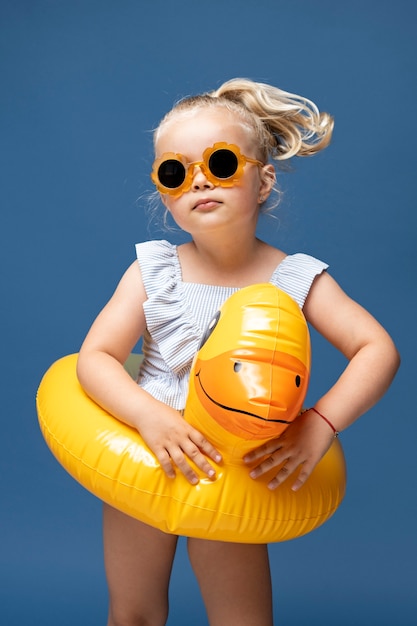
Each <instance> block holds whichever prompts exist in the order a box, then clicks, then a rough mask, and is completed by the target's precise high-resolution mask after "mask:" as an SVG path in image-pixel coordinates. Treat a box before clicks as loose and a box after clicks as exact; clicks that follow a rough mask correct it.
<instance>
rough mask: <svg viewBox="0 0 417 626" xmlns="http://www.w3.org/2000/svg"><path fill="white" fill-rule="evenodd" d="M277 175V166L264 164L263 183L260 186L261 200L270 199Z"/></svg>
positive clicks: (262, 171) (261, 201)
mask: <svg viewBox="0 0 417 626" xmlns="http://www.w3.org/2000/svg"><path fill="white" fill-rule="evenodd" d="M276 180H277V177H276V174H275V168H274V166H273V165H271V164H270V163H268V164H267V165H264V166H263V168H262V170H261V183H260V186H259V202H260V203H263V202H265V200H267V199H268V197H269V194H270V193H271V191H272V189H273V187H274V185H275V183H276Z"/></svg>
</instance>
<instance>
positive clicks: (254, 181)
mask: <svg viewBox="0 0 417 626" xmlns="http://www.w3.org/2000/svg"><path fill="white" fill-rule="evenodd" d="M217 142H226V143H228V144H235V145H237V146H238V147H239V148H240V151H241V153H242V154H244V155H245V156H246V157H250V158H252V159H257V157H258V155H257V153H256V145H255V141H254V135H253V132H251V131H250V130H249V129H248V128H247V127H246V126H244V125H243V123H240V122H239V120H237V119H236V116H234V115H233V114H232V113H230V112H229V111H227V110H226V109H223V108H221V107H219V108H217V109H200V110H196V111H195V112H190V113H187V114H186V115H184V114H182V113H181V114H180V115H179V116H178V118H175V117H174V118H172V120H170V121H169V122H167V123H166V125H165V126H163V127H162V128H161V129H160V132H159V136H158V139H157V142H156V145H155V157H156V158H159V157H161V156H162V155H163V154H164V153H166V152H174V153H179V154H181V155H183V156H184V157H185V159H186V161H187V162H188V163H193V162H195V161H202V155H203V152H204V150H205V149H206V148H209V147H211V146H213V144H215V143H217ZM274 181H275V173H274V168H273V167H272V165H265V166H263V167H261V166H258V165H255V164H252V163H247V164H246V165H245V167H244V170H243V175H242V177H241V178H240V180H239V181H238V183H236V184H235V185H234V186H233V187H222V186H220V185H216V184H213V183H212V182H210V181H209V180H208V179H207V178H206V176H205V174H204V172H203V170H202V169H201V168H200V167H199V166H195V167H194V170H193V177H192V182H191V187H190V189H189V190H188V191H185V192H184V193H183V194H181V195H180V196H178V197H173V196H171V195H169V194H161V198H162V202H163V203H164V204H165V206H166V207H167V209H168V211H169V212H170V213H171V214H172V217H173V219H174V220H175V222H176V223H177V224H178V226H179V227H180V228H182V229H183V230H184V231H186V232H188V233H190V234H191V235H192V236H195V235H197V234H198V233H203V232H207V231H210V230H213V229H214V230H215V231H217V232H219V229H222V228H226V227H229V228H230V227H231V228H233V229H235V228H237V227H239V226H243V227H244V226H245V225H246V226H248V227H249V226H250V227H251V229H252V230H253V229H254V228H255V227H256V222H257V218H258V214H259V206H260V204H261V203H262V202H263V201H265V200H266V198H267V197H268V195H269V193H270V191H271V189H272V186H273V184H274Z"/></svg>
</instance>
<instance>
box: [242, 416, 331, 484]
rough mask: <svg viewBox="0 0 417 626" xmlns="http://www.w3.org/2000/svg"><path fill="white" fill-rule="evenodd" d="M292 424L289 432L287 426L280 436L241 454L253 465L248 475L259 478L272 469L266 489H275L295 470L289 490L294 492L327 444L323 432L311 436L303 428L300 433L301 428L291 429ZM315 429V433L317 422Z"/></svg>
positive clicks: (329, 443)
mask: <svg viewBox="0 0 417 626" xmlns="http://www.w3.org/2000/svg"><path fill="white" fill-rule="evenodd" d="M295 427H296V425H295V424H294V428H293V429H292V431H290V429H289V428H288V430H287V431H286V432H285V433H284V434H283V435H281V437H280V438H278V439H273V440H271V441H269V442H267V443H266V444H264V445H262V446H260V447H259V448H257V449H255V450H253V451H252V452H250V453H249V454H247V455H246V456H245V457H244V461H245V463H248V464H251V465H252V464H254V465H255V466H254V467H253V468H252V469H251V471H250V472H249V475H250V477H251V478H254V479H256V478H259V477H260V476H263V475H264V474H267V473H268V472H271V471H273V470H274V469H275V468H276V469H277V471H276V474H275V475H274V476H273V477H272V478H271V479H270V480H269V482H268V488H269V489H276V488H277V487H279V485H281V484H282V483H283V482H284V481H285V480H287V479H288V477H290V476H293V475H294V473H295V472H296V471H299V473H298V476H297V477H296V480H295V482H294V483H293V484H292V485H291V489H292V490H293V491H298V489H300V488H301V487H302V486H303V485H304V483H305V482H306V480H307V479H308V478H309V476H310V474H311V473H312V471H313V469H314V467H315V466H316V465H317V463H318V462H319V461H320V459H321V458H322V457H323V455H324V454H325V453H326V451H327V450H328V448H329V447H330V445H331V442H332V440H333V437H331V438H329V436H328V433H327V432H325V433H324V434H323V433H318V435H317V436H316V437H312V436H311V432H307V431H306V430H305V431H304V434H303V433H302V432H301V429H298V430H295ZM315 429H316V430H317V432H318V430H319V428H318V426H317V425H316V426H315ZM259 461H260V462H259Z"/></svg>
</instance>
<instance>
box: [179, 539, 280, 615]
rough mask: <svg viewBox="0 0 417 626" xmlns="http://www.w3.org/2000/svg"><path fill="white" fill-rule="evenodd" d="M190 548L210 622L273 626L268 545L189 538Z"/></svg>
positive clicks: (191, 559) (192, 562)
mask: <svg viewBox="0 0 417 626" xmlns="http://www.w3.org/2000/svg"><path fill="white" fill-rule="evenodd" d="M188 552H189V555H190V561H191V565H192V567H193V570H194V572H195V575H196V577H197V579H198V582H199V585H200V589H201V594H202V596H203V600H204V603H205V605H206V610H207V615H208V618H209V622H210V626H224V624H239V626H272V624H273V617H272V590H271V575H270V568H269V557H268V548H267V546H265V545H254V544H238V543H225V542H219V541H207V540H202V539H189V540H188Z"/></svg>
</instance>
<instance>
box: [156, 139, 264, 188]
mask: <svg viewBox="0 0 417 626" xmlns="http://www.w3.org/2000/svg"><path fill="white" fill-rule="evenodd" d="M246 163H253V164H254V165H258V166H261V167H262V166H263V165H264V163H262V162H261V161H258V160H257V159H251V158H249V157H247V156H245V155H244V154H242V153H241V151H240V148H239V147H238V146H236V145H234V144H232V143H226V142H224V141H220V142H218V143H215V144H214V145H213V146H212V147H211V148H206V149H205V150H204V152H203V160H202V161H193V162H192V163H188V162H187V160H186V158H185V157H184V156H183V155H182V154H176V153H175V152H165V153H164V154H163V155H162V156H161V157H159V158H158V159H156V160H155V161H154V164H153V168H152V173H151V179H152V182H153V183H154V184H155V185H156V188H157V189H158V191H159V192H161V193H167V194H169V195H171V196H180V195H181V194H183V193H185V192H186V191H189V190H190V189H191V185H192V181H193V176H194V168H195V167H196V166H198V167H200V168H201V169H202V171H203V173H204V176H205V177H206V178H207V180H208V181H210V182H211V183H212V184H213V185H220V186H221V187H233V185H235V184H236V183H237V182H238V181H239V180H240V178H241V177H242V174H243V169H244V167H245V165H246Z"/></svg>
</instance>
